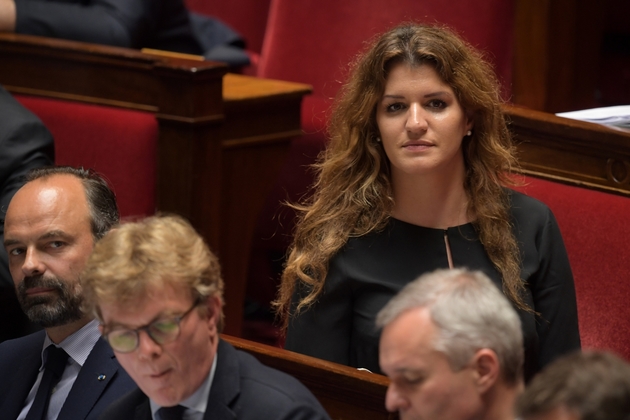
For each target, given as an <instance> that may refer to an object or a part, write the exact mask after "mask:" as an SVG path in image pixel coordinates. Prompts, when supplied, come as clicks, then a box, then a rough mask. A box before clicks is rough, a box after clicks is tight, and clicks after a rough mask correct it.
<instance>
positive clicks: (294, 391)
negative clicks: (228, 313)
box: [101, 340, 330, 420]
mask: <svg viewBox="0 0 630 420" xmlns="http://www.w3.org/2000/svg"><path fill="white" fill-rule="evenodd" d="M217 354H218V361H217V367H216V371H215V374H214V379H213V381H212V386H211V388H210V394H209V395H208V406H207V408H206V413H205V415H204V420H210V419H212V420H228V419H239V420H258V419H265V420H283V419H287V420H289V419H291V420H294V419H297V420H322V419H330V417H329V416H328V414H327V413H326V411H325V410H324V408H323V407H322V406H321V405H320V404H319V402H318V401H317V399H316V398H315V397H314V396H313V394H311V393H310V391H308V390H307V389H306V387H304V385H302V384H301V383H300V382H299V381H298V380H297V379H295V378H293V377H291V376H289V375H287V374H285V373H283V372H280V371H277V370H275V369H271V368H269V367H267V366H265V365H263V364H261V363H260V362H259V361H258V360H256V359H255V358H254V357H253V356H251V355H249V354H247V353H244V352H241V351H238V350H236V349H235V348H234V347H232V346H231V345H230V344H228V343H226V342H224V341H222V340H220V341H219V348H218V351H217ZM151 418H152V417H151V408H150V405H149V398H148V397H147V396H146V395H145V394H144V393H143V392H142V391H141V390H139V389H138V390H135V391H132V392H130V393H129V394H127V395H125V396H124V397H123V398H121V399H120V400H118V401H116V402H115V403H114V404H112V405H111V406H110V407H109V408H108V409H107V411H106V412H105V413H103V416H102V417H101V420H151Z"/></svg>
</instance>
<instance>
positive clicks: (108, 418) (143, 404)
mask: <svg viewBox="0 0 630 420" xmlns="http://www.w3.org/2000/svg"><path fill="white" fill-rule="evenodd" d="M142 410H145V411H146V415H147V416H148V417H142V416H140V417H138V418H139V419H142V418H146V419H147V420H150V419H151V409H150V407H149V397H147V396H146V395H145V394H144V393H143V392H142V391H141V390H140V389H139V388H136V389H134V390H133V391H131V392H128V393H127V394H125V395H123V396H122V397H120V398H119V399H118V400H116V401H115V402H113V403H112V404H110V405H109V407H107V409H106V410H105V411H103V414H101V416H100V417H99V420H121V419H133V418H136V417H135V415H136V411H142ZM139 414H142V413H141V412H139Z"/></svg>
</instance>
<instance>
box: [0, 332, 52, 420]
mask: <svg viewBox="0 0 630 420" xmlns="http://www.w3.org/2000/svg"><path fill="white" fill-rule="evenodd" d="M44 337H45V333H44V332H43V331H42V332H41V333H38V335H37V336H36V338H35V337H34V338H33V343H32V344H31V345H28V346H25V349H24V352H23V354H22V355H21V356H20V357H19V358H18V359H17V360H16V369H15V371H13V372H3V378H2V379H3V383H4V386H3V388H2V390H1V391H0V393H1V394H2V403H1V404H0V414H1V416H2V418H7V419H15V418H17V416H18V415H19V414H20V411H22V407H23V406H24V401H25V400H26V397H27V396H28V393H29V391H30V390H31V388H32V387H33V384H34V383H35V379H36V378H37V374H38V372H39V367H40V366H41V364H42V359H41V354H42V346H43V345H44Z"/></svg>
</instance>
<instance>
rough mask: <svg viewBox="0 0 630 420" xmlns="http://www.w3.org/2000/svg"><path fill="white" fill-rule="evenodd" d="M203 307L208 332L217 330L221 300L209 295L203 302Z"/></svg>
mask: <svg viewBox="0 0 630 420" xmlns="http://www.w3.org/2000/svg"><path fill="white" fill-rule="evenodd" d="M205 306H206V313H207V317H208V319H207V321H208V328H209V329H210V330H217V329H218V327H219V321H220V320H221V309H222V302H221V298H220V297H219V296H216V295H210V296H208V297H207V298H206V300H205Z"/></svg>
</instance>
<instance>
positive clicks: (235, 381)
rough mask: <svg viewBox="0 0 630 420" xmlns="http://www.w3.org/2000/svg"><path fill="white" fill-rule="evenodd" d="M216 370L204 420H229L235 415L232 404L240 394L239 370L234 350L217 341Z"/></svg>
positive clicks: (221, 341)
mask: <svg viewBox="0 0 630 420" xmlns="http://www.w3.org/2000/svg"><path fill="white" fill-rule="evenodd" d="M217 357H218V360H217V369H216V371H215V373H214V379H213V380H212V386H211V388H210V395H209V396H208V406H207V407H206V414H205V415H204V416H203V418H204V420H231V419H235V418H236V413H234V411H233V410H232V408H231V405H232V402H233V401H234V400H235V399H236V398H237V397H238V395H239V394H240V392H241V386H240V377H241V375H240V368H239V365H238V356H237V354H236V350H234V348H232V347H231V346H230V345H229V344H227V343H226V342H224V341H223V340H219V348H218V350H217Z"/></svg>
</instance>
